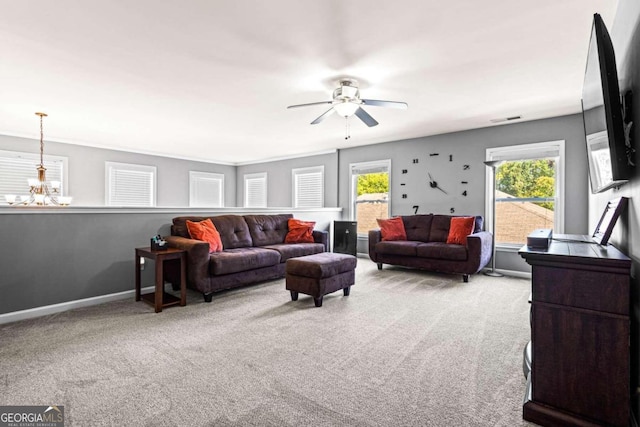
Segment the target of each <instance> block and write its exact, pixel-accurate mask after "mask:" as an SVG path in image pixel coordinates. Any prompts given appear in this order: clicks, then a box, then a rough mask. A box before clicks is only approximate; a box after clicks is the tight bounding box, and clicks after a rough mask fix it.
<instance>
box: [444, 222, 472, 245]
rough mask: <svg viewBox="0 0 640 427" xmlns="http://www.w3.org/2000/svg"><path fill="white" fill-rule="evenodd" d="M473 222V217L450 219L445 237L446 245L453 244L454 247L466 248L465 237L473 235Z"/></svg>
mask: <svg viewBox="0 0 640 427" xmlns="http://www.w3.org/2000/svg"><path fill="white" fill-rule="evenodd" d="M475 221H476V219H475V217H472V216H454V217H451V225H450V226H449V236H447V243H455V244H456V245H465V246H466V244H467V236H468V235H469V234H471V233H473V227H474V226H475Z"/></svg>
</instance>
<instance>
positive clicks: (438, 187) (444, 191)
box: [436, 185, 449, 194]
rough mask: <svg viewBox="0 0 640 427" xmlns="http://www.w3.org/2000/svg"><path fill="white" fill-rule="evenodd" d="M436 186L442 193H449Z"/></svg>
mask: <svg viewBox="0 0 640 427" xmlns="http://www.w3.org/2000/svg"><path fill="white" fill-rule="evenodd" d="M436 188H437V189H438V190H440V191H442V192H443V193H444V194H449V193H447V192H446V191H444V190H443V189H442V188H440V187H439V186H437V185H436Z"/></svg>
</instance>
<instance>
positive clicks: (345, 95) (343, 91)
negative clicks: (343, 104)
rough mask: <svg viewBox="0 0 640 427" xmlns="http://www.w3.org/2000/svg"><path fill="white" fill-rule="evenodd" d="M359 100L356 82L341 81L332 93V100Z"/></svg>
mask: <svg viewBox="0 0 640 427" xmlns="http://www.w3.org/2000/svg"><path fill="white" fill-rule="evenodd" d="M359 98H360V91H359V90H358V85H357V82H355V81H354V80H342V81H341V82H340V87H339V88H337V89H336V90H334V91H333V99H334V100H341V101H355V100H357V99H359Z"/></svg>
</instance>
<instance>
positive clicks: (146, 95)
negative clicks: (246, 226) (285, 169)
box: [0, 0, 618, 164]
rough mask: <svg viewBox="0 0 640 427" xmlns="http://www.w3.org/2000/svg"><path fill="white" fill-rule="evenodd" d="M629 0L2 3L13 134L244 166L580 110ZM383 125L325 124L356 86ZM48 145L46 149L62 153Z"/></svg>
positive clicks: (1, 120) (3, 69)
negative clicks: (604, 39)
mask: <svg viewBox="0 0 640 427" xmlns="http://www.w3.org/2000/svg"><path fill="white" fill-rule="evenodd" d="M617 3H618V2H617V0H561V1H559V0H536V1H532V0H489V1H477V0H449V1H442V0H395V1H388V0H349V1H347V0H322V1H318V0H316V1H307V0H273V1H254V0H234V1H223V0H190V1H178V0H160V1H158V0H154V1H150V0H135V1H130V0H109V1H102V2H93V1H86V0H57V1H16V0H0V6H1V8H0V11H1V12H0V134H5V135H17V136H26V137H30V138H36V139H37V138H39V127H38V126H39V125H38V118H37V117H36V116H35V115H34V112H36V111H44V112H46V113H48V114H49V117H48V118H46V119H45V124H44V130H45V139H46V140H49V141H60V142H67V143H72V144H80V145H89V146H97V147H105V148H112V149H117V150H127V151H136V152H142V153H150V154H159V155H166V156H171V157H181V158H191V159H199V160H204V161H213V162H220V163H234V164H235V163H243V162H252V161H258V160H264V159H271V158H281V157H287V156H295V155H301V154H307V153H315V152H322V151H326V150H330V149H335V148H344V147H351V146H355V145H364V144H372V143H378V142H384V141H393V140H399V139H406V138H414V137H420V136H426V135H434V134H440V133H446V132H452V131H458V130H465V129H472V128H480V127H487V126H492V125H493V124H492V123H491V122H490V120H491V119H498V118H505V117H509V116H517V115H521V116H522V120H535V119H540V118H545V117H551V116H558V115H564V114H571V113H576V112H579V111H580V96H581V89H582V79H583V74H584V68H585V61H586V55H587V47H588V42H589V36H590V31H591V22H592V16H593V13H594V12H598V13H600V14H601V15H602V16H603V18H604V20H605V23H606V24H607V26H608V27H609V29H611V25H612V22H613V18H614V14H615V10H616V7H617ZM343 77H351V78H356V79H358V80H359V82H360V92H361V96H362V97H363V98H369V99H384V100H392V101H405V102H407V103H408V104H409V109H408V110H406V111H403V110H396V109H387V108H379V107H365V109H366V110H367V112H369V113H370V114H371V115H372V116H373V117H374V118H375V119H376V120H378V122H380V124H379V125H378V126H376V127H372V128H368V127H366V126H365V125H364V124H363V123H362V122H360V121H359V120H358V119H357V118H355V117H352V118H351V119H349V123H350V127H351V139H349V140H345V139H344V137H345V119H343V118H340V117H339V116H337V115H333V116H332V117H329V118H328V119H327V120H325V121H324V122H322V123H320V124H318V125H313V126H311V125H310V124H309V123H310V122H311V121H312V120H313V119H315V118H316V117H317V116H319V115H320V114H322V113H323V112H324V111H325V110H326V109H327V107H326V106H312V107H307V108H299V109H292V110H287V109H286V107H287V106H288V105H291V104H300V103H308V102H315V101H324V100H331V94H332V91H333V89H334V88H335V87H336V86H337V82H338V80H339V79H340V78H343ZM45 149H46V148H45Z"/></svg>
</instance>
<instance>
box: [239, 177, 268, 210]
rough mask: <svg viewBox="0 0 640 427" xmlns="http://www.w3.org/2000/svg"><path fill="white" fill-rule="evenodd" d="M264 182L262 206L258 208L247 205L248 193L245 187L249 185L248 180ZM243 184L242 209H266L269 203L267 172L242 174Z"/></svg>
mask: <svg viewBox="0 0 640 427" xmlns="http://www.w3.org/2000/svg"><path fill="white" fill-rule="evenodd" d="M258 179H260V180H264V206H262V205H260V206H257V205H256V206H254V205H251V204H249V191H247V190H248V188H247V185H248V183H249V181H250V180H258ZM243 181H244V182H243V183H244V186H243V188H244V197H243V202H244V203H243V207H245V208H266V207H268V206H269V201H268V192H269V182H268V177H267V172H256V173H247V174H244V178H243Z"/></svg>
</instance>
